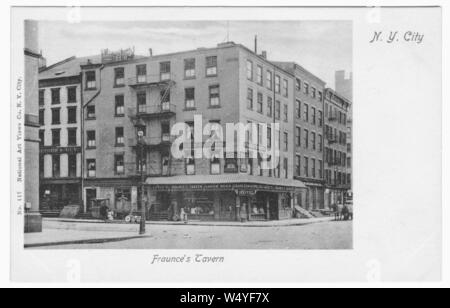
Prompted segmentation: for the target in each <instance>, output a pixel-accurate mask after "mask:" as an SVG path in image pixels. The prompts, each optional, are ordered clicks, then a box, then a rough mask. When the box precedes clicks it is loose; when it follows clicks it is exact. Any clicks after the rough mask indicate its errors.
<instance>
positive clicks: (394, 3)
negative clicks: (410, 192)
mask: <svg viewBox="0 0 450 308" xmlns="http://www.w3.org/2000/svg"><path fill="white" fill-rule="evenodd" d="M173 2H175V1H172V3H173ZM201 2H203V4H211V1H208V2H206V1H201ZM205 2H206V3H205ZM39 3H40V5H47V4H51V3H52V2H51V1H40V2H39ZM78 3H80V4H83V3H84V1H79V2H77V4H78ZM89 3H90V4H91V5H92V4H103V5H105V2H102V1H90V2H89ZM116 3H117V2H116ZM129 3H133V4H134V3H139V4H140V5H144V3H145V5H149V3H148V1H147V2H144V1H129ZM129 3H127V5H129ZM153 3H156V2H155V1H154V2H153ZM159 3H161V4H164V5H167V1H164V3H163V2H162V1H161V2H159ZM176 3H177V4H180V3H181V4H185V3H184V2H180V1H176ZM197 3H199V2H197ZM242 3H243V1H239V4H240V5H242ZM266 3H268V2H267V1H260V2H259V4H260V5H264V4H266ZM284 3H285V1H281V3H280V2H277V5H282V4H284ZM303 3H304V4H305V5H307V4H311V3H308V2H306V1H305V2H303ZM303 3H302V4H303ZM330 3H331V4H332V5H333V4H334V2H330V1H315V2H313V5H323V4H325V5H327V4H328V5H330ZM367 3H369V2H364V4H366V5H367ZM371 3H373V4H375V5H383V4H385V5H390V6H392V5H396V4H397V5H398V4H401V5H405V3H404V2H400V1H376V2H374V1H371ZM435 3H436V4H439V5H444V6H445V2H444V1H435ZM15 4H17V5H19V4H30V1H28V2H27V1H16V2H15ZM228 4H233V1H228V2H227V5H228ZM287 4H288V5H292V4H293V3H292V2H288V3H287ZM339 4H340V5H342V4H346V5H358V4H361V1H345V3H339ZM108 5H111V1H109V2H108ZM408 5H430V3H429V2H428V1H410V2H409V3H408ZM2 12H8V11H7V10H2ZM444 12H445V10H444ZM2 20H3V21H6V20H8V18H6V16H4V18H2ZM443 22H444V25H443V30H444V31H447V29H449V27H448V26H449V24H448V19H447V18H444V20H443ZM8 28H9V27H8V26H5V27H2V29H4V30H7V29H8ZM8 34H9V33H8ZM6 37H8V35H7V36H6ZM444 43H445V48H446V49H444V52H443V57H444V59H443V61H444V62H443V63H444V67H446V65H447V64H448V59H447V57H448V52H446V51H445V50H448V49H447V48H448V33H444ZM4 58H6V57H5V56H4ZM444 75H445V76H444V82H443V84H444V85H446V84H448V81H449V79H448V70H447V71H444ZM7 80H8V79H7ZM2 84H3V85H5V84H8V85H9V81H8V82H7V81H4V82H3V83H2ZM443 90H444V100H443V101H444V102H445V101H448V100H445V98H448V90H447V89H443ZM3 93H6V91H4V92H3ZM446 115H447V116H448V107H447V106H446V105H444V109H443V117H445V116H446ZM5 124H6V125H8V124H9V120H8V119H5V121H2V125H5ZM443 125H444V126H443V131H444V132H445V135H446V134H447V133H448V132H449V129H448V124H447V123H446V121H443ZM2 131H3V132H5V131H8V129H3V130H2ZM4 139H9V138H8V136H6V138H4ZM444 147H445V148H444V151H445V152H446V151H447V150H448V143H447V142H445V141H444ZM3 161H5V159H4V160H3ZM444 170H445V171H449V170H448V161H447V160H446V159H444ZM443 174H444V176H443V177H444V182H443V187H448V179H447V176H446V174H449V173H448V172H444V173H443ZM2 184H5V185H2V186H3V187H8V186H7V184H8V183H7V182H5V183H2ZM443 193H444V197H445V199H444V204H447V202H446V201H447V199H446V198H447V192H446V191H444V192H443ZM3 195H9V192H8V191H5V193H4V194H3ZM443 217H448V210H447V208H446V207H444V212H443ZM5 226H8V224H2V229H1V231H2V238H3V236H4V235H5V234H8V231H9V230H8V229H7V228H5ZM447 235H448V225H445V230H444V245H445V246H444V248H445V256H444V258H443V260H449V258H448V236H447ZM8 241H9V238H7V241H6V242H8ZM2 260H3V259H2ZM6 260H7V259H6ZM2 264H8V262H7V261H6V262H2ZM444 270H445V272H446V274H447V275H445V276H444V279H445V278H448V277H449V275H448V273H449V272H448V266H447V264H446V265H444ZM8 272H9V270H7V271H6V273H8ZM2 274H3V271H2ZM2 277H3V275H2ZM447 283H448V281H447ZM190 285H191V286H192V284H190ZM208 285H209V286H211V285H210V284H208ZM323 285H324V286H326V285H327V284H323ZM408 285H411V284H408ZM234 286H238V285H234ZM252 286H255V285H254V284H253V285H252ZM277 286H280V285H279V284H277Z"/></svg>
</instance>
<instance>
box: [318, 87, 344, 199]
mask: <svg viewBox="0 0 450 308" xmlns="http://www.w3.org/2000/svg"><path fill="white" fill-rule="evenodd" d="M324 98H325V103H324V115H325V139H326V142H325V147H324V149H325V187H326V190H325V206H326V207H330V206H331V205H333V204H336V203H342V202H343V201H344V197H345V194H346V193H347V192H348V191H349V190H350V189H351V171H350V169H349V166H348V164H347V157H348V155H349V151H348V150H349V149H348V147H347V126H348V124H347V121H348V112H349V110H350V106H351V103H350V101H349V100H347V99H346V98H344V97H343V96H341V95H340V94H338V93H337V92H336V91H334V90H332V89H326V90H325V94H324Z"/></svg>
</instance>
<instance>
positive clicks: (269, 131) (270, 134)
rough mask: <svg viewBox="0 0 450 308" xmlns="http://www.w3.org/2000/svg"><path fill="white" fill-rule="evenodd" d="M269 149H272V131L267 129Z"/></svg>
mask: <svg viewBox="0 0 450 308" xmlns="http://www.w3.org/2000/svg"><path fill="white" fill-rule="evenodd" d="M267 148H268V149H271V148H272V129H271V128H270V127H267Z"/></svg>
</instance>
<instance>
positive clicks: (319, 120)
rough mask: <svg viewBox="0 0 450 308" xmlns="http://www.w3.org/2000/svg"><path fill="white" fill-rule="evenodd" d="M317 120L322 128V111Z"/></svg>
mask: <svg viewBox="0 0 450 308" xmlns="http://www.w3.org/2000/svg"><path fill="white" fill-rule="evenodd" d="M317 120H318V122H319V127H322V125H323V114H322V111H320V110H319V113H318V117H317Z"/></svg>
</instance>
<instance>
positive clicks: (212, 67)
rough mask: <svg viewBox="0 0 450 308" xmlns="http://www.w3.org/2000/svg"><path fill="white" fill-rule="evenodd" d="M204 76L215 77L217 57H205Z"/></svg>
mask: <svg viewBox="0 0 450 308" xmlns="http://www.w3.org/2000/svg"><path fill="white" fill-rule="evenodd" d="M206 76H207V77H209V76H217V56H210V57H206Z"/></svg>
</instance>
